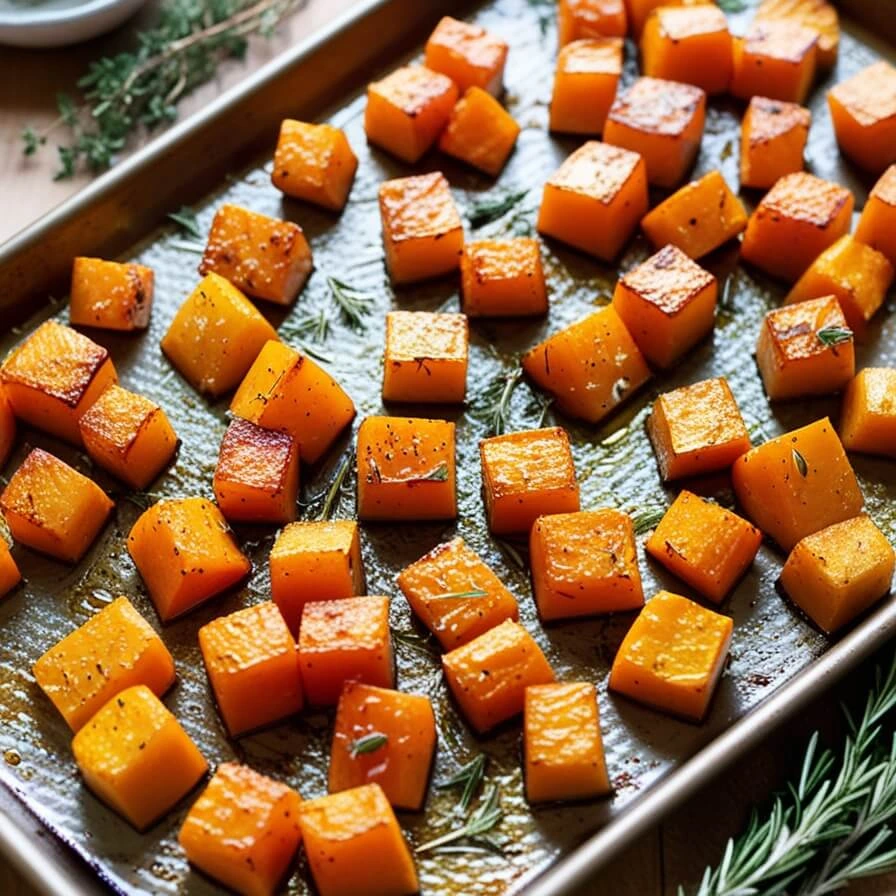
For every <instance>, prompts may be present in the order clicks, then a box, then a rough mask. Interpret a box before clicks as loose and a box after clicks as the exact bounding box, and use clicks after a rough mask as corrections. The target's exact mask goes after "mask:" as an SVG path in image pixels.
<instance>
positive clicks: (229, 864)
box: [178, 762, 302, 896]
mask: <svg viewBox="0 0 896 896" xmlns="http://www.w3.org/2000/svg"><path fill="white" fill-rule="evenodd" d="M301 803H302V798H301V797H300V796H299V795H298V793H296V791H295V790H293V789H292V788H291V787H287V786H286V785H285V784H281V783H280V782H279V781H274V780H273V779H271V778H268V777H267V776H266V775H261V774H259V773H258V772H256V771H253V770H252V769H251V768H249V767H248V766H246V765H240V764H238V763H236V762H223V763H221V765H219V766H218V768H217V771H216V772H215V774H214V776H213V777H212V779H211V781H209V783H208V787H206V788H205V790H204V791H203V792H202V794H201V795H200V797H199V799H197V800H196V802H195V803H193V806H192V807H191V808H190V811H189V813H188V814H187V817H186V818H185V819H184V823H183V825H182V826H181V829H180V834H179V835H178V842H179V843H180V845H181V848H182V849H183V851H184V852H185V853H186V856H187V859H189V861H190V863H191V864H192V865H195V866H196V867H197V868H199V870H200V871H203V872H204V873H205V874H208V875H209V876H210V877H213V878H215V880H218V881H220V882H221V883H222V884H224V886H226V887H228V888H229V889H231V890H233V891H235V892H237V893H243V894H245V896H273V894H274V893H276V892H278V887H279V885H280V883H281V882H282V881H283V879H284V878H285V877H286V876H287V875H288V872H289V871H290V869H291V866H292V862H293V858H294V857H295V854H296V850H297V849H298V848H299V843H300V842H301V840H302V834H301V831H300V830H299V809H300V806H301Z"/></svg>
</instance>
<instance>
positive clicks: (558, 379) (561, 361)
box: [521, 305, 650, 423]
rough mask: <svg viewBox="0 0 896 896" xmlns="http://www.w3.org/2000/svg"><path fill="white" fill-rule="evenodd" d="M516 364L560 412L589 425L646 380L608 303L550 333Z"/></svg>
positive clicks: (628, 335) (642, 365)
mask: <svg viewBox="0 0 896 896" xmlns="http://www.w3.org/2000/svg"><path fill="white" fill-rule="evenodd" d="M521 363H522V365H523V370H525V371H526V374H527V375H528V376H529V377H531V379H532V380H533V381H534V382H535V383H536V384H537V385H539V386H540V387H541V388H542V389H544V390H545V391H546V392H549V393H550V394H551V395H552V396H553V397H554V401H555V403H556V406H557V408H558V409H559V410H561V411H563V413H564V414H569V415H570V416H571V417H578V418H580V419H582V420H586V421H587V422H589V423H597V422H599V421H600V420H603V418H604V417H606V416H607V415H608V414H609V413H611V412H612V411H613V410H615V409H616V408H617V407H618V406H619V405H620V404H622V403H623V402H625V401H626V400H628V399H629V398H630V397H631V396H632V395H634V394H635V393H636V392H637V390H638V389H639V388H640V387H641V386H642V385H643V384H644V383H646V382H647V380H648V379H650V370H649V368H648V367H647V362H646V361H645V360H644V356H643V355H642V354H641V350H640V349H639V348H638V346H637V345H635V341H634V339H632V336H631V333H630V332H629V331H628V328H627V327H626V325H625V324H624V323H623V322H622V318H621V317H620V316H619V314H618V312H617V311H616V309H615V308H614V307H613V306H612V305H608V306H607V307H605V308H602V309H601V310H600V311H596V312H595V313H594V314H590V315H588V317H586V318H585V319H584V320H580V321H578V322H577V323H574V324H572V325H571V326H569V327H566V329H564V330H560V332H559V333H554V335H553V336H549V337H548V338H547V339H546V340H545V341H544V342H542V343H541V344H539V345H536V346H535V348H533V349H530V350H529V351H528V352H526V354H525V355H523V358H522V362H521Z"/></svg>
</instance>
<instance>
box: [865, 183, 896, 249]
mask: <svg viewBox="0 0 896 896" xmlns="http://www.w3.org/2000/svg"><path fill="white" fill-rule="evenodd" d="M856 239H857V240H858V241H859V242H861V243H866V244H867V245H869V246H871V248H872V249H877V251H878V252H883V254H884V255H886V256H887V259H888V260H889V262H890V264H892V265H894V266H896V165H891V166H890V167H889V168H887V170H886V171H885V172H884V173H883V174H882V175H881V177H880V180H878V181H877V183H876V184H875V185H874V187H873V188H872V190H871V192H870V193H869V194H868V201H867V202H866V203H865V208H863V209H862V214H861V217H860V218H859V223H858V224H857V225H856Z"/></svg>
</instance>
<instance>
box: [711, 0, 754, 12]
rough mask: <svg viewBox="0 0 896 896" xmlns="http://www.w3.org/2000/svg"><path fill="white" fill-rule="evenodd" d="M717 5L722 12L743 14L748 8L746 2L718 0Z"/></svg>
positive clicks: (741, 0)
mask: <svg viewBox="0 0 896 896" xmlns="http://www.w3.org/2000/svg"><path fill="white" fill-rule="evenodd" d="M717 3H718V5H719V9H721V10H722V12H728V13H732V12H743V11H744V10H745V9H746V8H747V4H746V3H745V2H744V0H717Z"/></svg>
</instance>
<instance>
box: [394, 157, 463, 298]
mask: <svg viewBox="0 0 896 896" xmlns="http://www.w3.org/2000/svg"><path fill="white" fill-rule="evenodd" d="M379 200H380V217H381V218H382V222H383V246H384V248H385V250H386V269H387V270H388V272H389V276H390V277H391V278H392V282H393V283H413V282H414V281H417V280H428V279H429V278H431V277H441V276H442V275H443V274H449V273H451V271H453V270H455V269H456V268H457V266H458V264H459V263H460V255H461V252H462V251H463V248H464V227H463V223H462V222H461V220H460V214H459V213H458V211H457V206H456V205H455V204H454V199H452V197H451V190H450V189H449V187H448V181H447V180H446V179H445V175H444V174H442V172H441V171H433V172H432V173H431V174H418V175H415V176H413V177H400V178H396V179H395V180H387V181H386V182H385V183H383V184H381V185H380V192H379Z"/></svg>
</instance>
